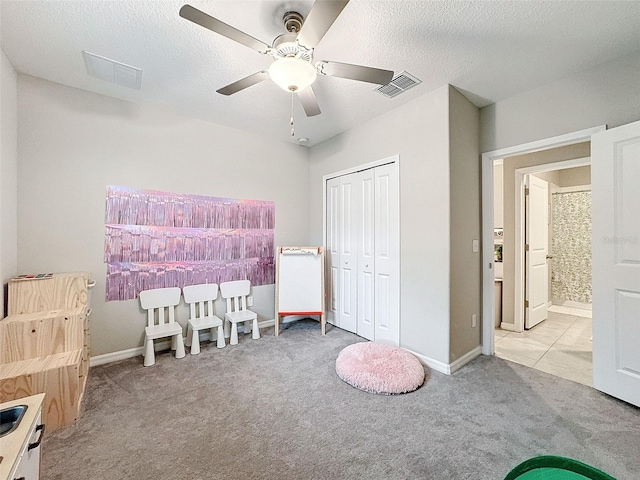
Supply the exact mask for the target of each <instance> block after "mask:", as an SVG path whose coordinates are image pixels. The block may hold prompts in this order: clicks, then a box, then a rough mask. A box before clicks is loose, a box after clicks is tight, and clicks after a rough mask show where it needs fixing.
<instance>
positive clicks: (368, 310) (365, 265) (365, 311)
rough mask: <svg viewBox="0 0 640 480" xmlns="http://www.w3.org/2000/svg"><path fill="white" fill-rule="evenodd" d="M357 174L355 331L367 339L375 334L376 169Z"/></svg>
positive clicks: (372, 338)
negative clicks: (357, 215)
mask: <svg viewBox="0 0 640 480" xmlns="http://www.w3.org/2000/svg"><path fill="white" fill-rule="evenodd" d="M357 175H358V185H359V194H360V195H359V196H358V199H357V202H356V204H355V206H354V207H355V208H357V210H358V212H359V217H360V218H359V220H360V222H359V225H358V252H357V253H358V323H357V331H356V333H357V334H358V335H360V336H361V337H363V338H366V339H367V340H374V334H375V316H374V315H375V312H374V302H375V291H374V284H375V278H374V272H375V268H374V267H375V178H374V172H373V169H369V170H365V171H363V172H360V173H358V174H357Z"/></svg>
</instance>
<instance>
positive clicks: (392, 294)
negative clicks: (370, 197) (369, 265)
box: [374, 165, 400, 345]
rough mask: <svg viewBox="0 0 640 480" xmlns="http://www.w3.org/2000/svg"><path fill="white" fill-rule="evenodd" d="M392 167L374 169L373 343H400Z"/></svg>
mask: <svg viewBox="0 0 640 480" xmlns="http://www.w3.org/2000/svg"><path fill="white" fill-rule="evenodd" d="M397 175H398V171H397V168H396V167H395V166H394V165H383V166H381V167H376V168H375V191H376V195H375V255H374V256H375V307H374V316H375V339H376V341H377V342H384V343H391V344H393V345H398V343H399V341H400V328H399V323H400V313H399V312H400V288H399V273H400V272H399V257H400V253H399V252H400V238H399V214H400V212H399V200H398V193H399V192H398V177H397Z"/></svg>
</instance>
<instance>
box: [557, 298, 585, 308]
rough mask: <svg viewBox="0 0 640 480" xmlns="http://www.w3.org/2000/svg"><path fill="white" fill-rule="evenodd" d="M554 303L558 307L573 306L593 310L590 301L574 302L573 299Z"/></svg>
mask: <svg viewBox="0 0 640 480" xmlns="http://www.w3.org/2000/svg"><path fill="white" fill-rule="evenodd" d="M553 304H554V305H556V306H558V307H571V308H581V309H583V310H591V309H592V308H591V304H590V303H582V302H574V301H573V300H564V301H562V300H557V301H554V302H553Z"/></svg>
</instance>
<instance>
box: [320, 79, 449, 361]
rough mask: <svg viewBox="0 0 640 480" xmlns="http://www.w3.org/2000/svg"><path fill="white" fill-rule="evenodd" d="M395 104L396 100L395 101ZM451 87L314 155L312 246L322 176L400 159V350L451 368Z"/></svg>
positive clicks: (370, 123) (342, 136) (329, 142)
mask: <svg viewBox="0 0 640 480" xmlns="http://www.w3.org/2000/svg"><path fill="white" fill-rule="evenodd" d="M391 101H392V100H391ZM448 112H449V86H447V85H445V86H443V87H441V88H439V89H437V90H436V91H434V92H431V93H427V94H426V95H423V96H421V97H418V98H417V99H415V100H413V101H412V102H410V103H408V104H405V105H402V106H400V107H398V108H396V109H394V110H391V111H390V112H387V113H385V114H383V115H380V116H379V117H376V118H374V119H372V120H370V121H368V122H366V123H365V124H363V125H361V126H359V127H356V128H353V129H351V130H349V131H347V132H344V133H342V134H340V135H337V136H336V137H333V138H331V139H329V140H327V141H325V142H322V143H321V144H319V145H315V146H314V147H311V152H310V188H311V199H310V211H309V217H310V218H311V230H310V232H311V235H310V238H311V243H312V244H316V243H318V244H321V243H322V240H323V238H322V217H323V209H322V189H323V182H322V177H323V175H327V174H330V173H333V172H338V171H341V170H344V169H347V168H349V167H354V166H357V165H362V164H365V163H368V162H372V161H375V160H379V159H382V158H386V157H390V156H393V155H399V156H400V316H401V321H400V344H401V346H403V347H405V348H409V349H411V350H413V351H415V352H417V353H420V354H422V355H425V356H428V357H430V358H432V359H435V360H437V361H440V362H443V363H446V364H448V363H449V260H448V259H449V205H448V204H449V127H448Z"/></svg>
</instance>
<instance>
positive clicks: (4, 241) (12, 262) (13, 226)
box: [0, 50, 18, 318]
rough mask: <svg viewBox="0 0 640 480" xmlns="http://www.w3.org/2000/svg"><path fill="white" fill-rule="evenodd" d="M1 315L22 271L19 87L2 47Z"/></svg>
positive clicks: (0, 61)
mask: <svg viewBox="0 0 640 480" xmlns="http://www.w3.org/2000/svg"><path fill="white" fill-rule="evenodd" d="M0 88H1V91H0V98H1V99H2V101H1V102H0V109H1V111H0V282H2V288H0V318H2V317H4V315H5V313H6V312H5V310H4V304H5V286H6V283H7V280H9V279H10V278H11V277H13V276H15V275H16V273H17V271H18V244H17V242H18V232H17V229H18V223H17V222H18V219H17V215H18V205H17V204H18V198H17V196H18V191H17V188H18V186H17V183H18V182H17V180H18V90H17V75H16V72H15V70H14V68H13V66H12V65H11V63H10V62H9V59H8V58H7V56H6V55H5V54H4V52H2V51H1V50H0Z"/></svg>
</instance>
